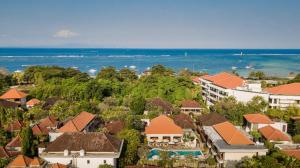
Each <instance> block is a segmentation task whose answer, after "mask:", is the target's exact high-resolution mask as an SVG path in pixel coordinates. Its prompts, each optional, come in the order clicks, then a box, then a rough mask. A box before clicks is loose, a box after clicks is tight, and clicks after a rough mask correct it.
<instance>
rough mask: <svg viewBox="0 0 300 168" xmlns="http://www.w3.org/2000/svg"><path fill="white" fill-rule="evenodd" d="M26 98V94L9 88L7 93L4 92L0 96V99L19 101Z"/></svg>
mask: <svg viewBox="0 0 300 168" xmlns="http://www.w3.org/2000/svg"><path fill="white" fill-rule="evenodd" d="M26 96H27V94H26V93H24V92H21V91H18V90H17V89H16V88H11V89H9V90H8V91H6V92H5V93H4V94H3V95H1V96H0V99H21V98H24V97H26Z"/></svg>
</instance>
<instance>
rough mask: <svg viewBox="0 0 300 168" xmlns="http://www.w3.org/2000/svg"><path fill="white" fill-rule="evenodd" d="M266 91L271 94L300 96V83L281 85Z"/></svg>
mask: <svg viewBox="0 0 300 168" xmlns="http://www.w3.org/2000/svg"><path fill="white" fill-rule="evenodd" d="M265 91H266V92H268V93H271V94H279V95H289V96H300V83H290V84H285V85H279V86H275V87H271V88H266V89H265Z"/></svg>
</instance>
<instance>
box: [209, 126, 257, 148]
mask: <svg viewBox="0 0 300 168" xmlns="http://www.w3.org/2000/svg"><path fill="white" fill-rule="evenodd" d="M213 128H214V129H215V130H216V131H217V132H218V134H219V135H220V136H221V137H222V138H223V140H224V141H225V142H226V143H228V144H229V145H251V144H254V142H252V141H251V140H250V139H249V138H248V137H246V136H245V135H244V134H243V133H242V132H241V131H240V130H238V129H237V128H236V127H235V126H234V125H233V124H231V123H230V122H228V121H226V122H223V123H219V124H216V125H213Z"/></svg>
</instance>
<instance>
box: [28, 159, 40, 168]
mask: <svg viewBox="0 0 300 168" xmlns="http://www.w3.org/2000/svg"><path fill="white" fill-rule="evenodd" d="M42 163H43V162H42V161H41V160H40V159H39V158H38V157H34V158H33V159H32V161H31V162H30V164H29V166H30V167H39V166H41V165H42Z"/></svg>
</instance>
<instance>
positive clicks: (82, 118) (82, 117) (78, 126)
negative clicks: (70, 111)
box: [59, 111, 95, 132]
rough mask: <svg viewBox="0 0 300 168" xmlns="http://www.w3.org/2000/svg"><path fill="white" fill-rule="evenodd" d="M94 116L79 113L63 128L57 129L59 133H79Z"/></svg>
mask: <svg viewBox="0 0 300 168" xmlns="http://www.w3.org/2000/svg"><path fill="white" fill-rule="evenodd" d="M94 118H95V115H94V114H91V113H88V112H85V111H84V112H81V113H80V114H78V115H77V116H76V117H74V118H73V119H71V120H69V121H68V122H67V123H66V124H65V125H64V126H62V127H61V128H60V129H59V132H80V131H82V130H83V129H84V128H85V127H86V126H87V125H88V124H89V123H90V122H91V121H92V120H93V119H94Z"/></svg>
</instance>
